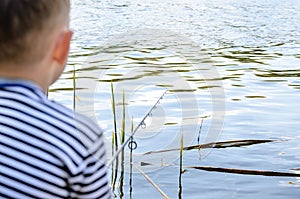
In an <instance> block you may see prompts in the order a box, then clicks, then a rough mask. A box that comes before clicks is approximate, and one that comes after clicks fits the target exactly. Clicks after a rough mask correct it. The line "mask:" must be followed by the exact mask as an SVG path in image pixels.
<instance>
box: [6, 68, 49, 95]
mask: <svg viewBox="0 0 300 199" xmlns="http://www.w3.org/2000/svg"><path fill="white" fill-rule="evenodd" d="M21 68H22V69H21ZM36 68H37V67H34V66H30V67H26V66H24V67H20V66H14V65H3V66H2V65H0V77H2V78H10V79H23V80H29V81H32V82H34V83H36V84H37V85H38V86H40V87H41V89H42V90H43V92H44V93H47V90H48V87H49V85H50V83H47V82H48V81H47V77H45V76H44V75H43V73H40V71H39V70H36Z"/></svg>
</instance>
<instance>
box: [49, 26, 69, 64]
mask: <svg viewBox="0 0 300 199" xmlns="http://www.w3.org/2000/svg"><path fill="white" fill-rule="evenodd" d="M72 35H73V32H72V31H71V30H68V31H64V32H63V33H62V34H61V35H60V37H59V38H58V40H57V43H56V46H55V50H54V54H53V58H54V60H55V61H56V62H57V63H58V64H62V65H64V64H65V63H66V60H67V58H68V55H69V50H70V43H71V39H72Z"/></svg>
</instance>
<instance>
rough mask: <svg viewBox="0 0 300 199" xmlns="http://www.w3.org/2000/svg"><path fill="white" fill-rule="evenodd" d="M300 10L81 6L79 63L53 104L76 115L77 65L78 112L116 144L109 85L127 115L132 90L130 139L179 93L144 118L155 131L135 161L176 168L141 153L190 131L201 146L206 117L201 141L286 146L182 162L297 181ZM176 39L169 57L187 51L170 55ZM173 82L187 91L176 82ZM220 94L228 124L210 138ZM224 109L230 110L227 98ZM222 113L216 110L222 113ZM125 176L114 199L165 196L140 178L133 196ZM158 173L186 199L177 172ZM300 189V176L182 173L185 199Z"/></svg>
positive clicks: (143, 136)
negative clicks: (91, 119)
mask: <svg viewBox="0 0 300 199" xmlns="http://www.w3.org/2000/svg"><path fill="white" fill-rule="evenodd" d="M299 8H300V1H299V0H286V1H281V0H264V1H258V0H250V1H239V0H222V1H221V0H201V1H196V0H187V1H178V0H175V1H172V0H166V1H158V0H149V1H139V0H132V1H125V0H120V1H117V2H116V1H100V0H84V1H79V0H74V1H73V10H72V22H71V27H72V29H73V30H74V31H75V34H74V39H73V44H72V46H71V52H70V59H69V62H68V66H67V68H66V70H65V72H64V74H63V75H62V76H61V78H60V79H59V81H58V82H57V83H55V84H54V85H53V86H52V87H51V89H52V92H50V94H49V96H50V98H52V99H55V100H56V101H58V102H60V103H63V104H65V105H66V106H68V107H70V108H72V107H73V91H72V87H73V84H72V77H73V67H75V68H76V70H77V71H76V76H77V87H78V88H80V87H82V88H85V89H82V90H78V91H77V94H78V95H79V94H80V96H78V98H79V99H76V107H77V109H80V110H81V111H83V112H85V113H86V114H87V115H89V116H93V117H95V119H97V121H98V122H99V124H100V125H101V126H102V128H103V130H104V132H105V135H106V136H107V138H108V139H110V136H111V131H112V129H113V124H112V113H111V104H110V97H111V92H110V82H111V80H113V82H114V86H115V89H116V91H118V92H117V94H116V98H117V99H118V102H117V103H118V106H117V107H118V108H117V111H118V113H120V112H121V109H122V106H121V105H120V104H121V101H120V100H121V98H122V97H121V96H122V94H121V93H122V91H123V89H124V91H125V93H126V99H127V106H126V107H127V117H128V118H127V119H128V122H127V123H128V125H127V131H130V130H129V128H130V123H131V122H130V120H131V117H134V118H133V120H134V124H135V125H137V124H138V122H139V121H140V120H141V118H142V117H143V116H144V114H146V113H147V111H148V110H149V109H150V108H151V106H152V105H153V104H154V103H155V101H156V100H157V99H158V98H159V97H160V95H161V94H162V93H163V92H164V91H165V90H166V89H170V90H171V91H170V92H168V94H166V96H165V98H164V99H163V100H162V101H161V104H160V105H159V106H158V107H157V109H156V110H155V111H154V112H153V114H152V117H151V118H148V119H147V120H146V123H147V128H145V129H141V130H140V131H139V132H138V133H137V138H136V141H137V144H138V148H137V150H136V151H134V154H135V156H134V162H135V163H137V164H138V163H139V161H141V160H143V161H146V160H147V161H151V162H152V163H155V164H160V163H161V161H163V162H164V163H168V164H169V163H170V164H171V163H172V164H178V163H179V160H178V159H177V158H178V154H179V151H177V152H178V154H177V152H172V153H170V154H169V157H170V158H169V159H168V158H167V157H168V155H165V154H164V155H162V154H160V155H158V156H151V157H150V156H147V158H148V159H147V158H146V157H144V156H142V155H141V154H143V153H144V152H148V151H153V150H160V149H166V148H174V147H175V146H177V147H179V141H180V139H178V138H180V133H179V132H181V131H184V132H191V134H188V136H187V137H186V138H185V145H191V144H197V136H198V135H197V130H199V125H200V123H201V118H204V119H203V127H202V131H201V143H204V142H206V141H207V140H210V139H212V140H213V139H216V138H218V140H219V141H224V140H239V139H274V140H277V141H276V142H271V143H265V144H259V145H252V146H247V147H236V148H224V149H214V150H213V151H209V152H210V153H209V154H208V155H207V154H206V155H205V156H204V157H203V156H200V155H203V154H201V152H200V153H199V151H198V150H192V151H187V152H185V153H184V157H183V165H185V166H191V165H194V166H197V165H198V166H215V167H225V168H239V169H252V170H271V171H285V172H290V171H291V170H290V169H292V168H299V167H300V165H299V157H300V152H299V149H300V144H299V143H300V136H299V135H300V129H299V126H300V121H299V110H300V105H299V103H298V102H299V101H300V95H299V91H300V90H299V89H300V79H299V77H300V23H299V19H300V10H299ZM137 30H146V31H144V32H143V31H142V33H141V32H138V31H137ZM162 30H163V31H162ZM172 33H174V34H173V36H172ZM170 34H171V36H170ZM151 35H153V37H151ZM174 35H175V36H174ZM137 36H138V38H136V37H137ZM173 37H174V38H177V39H178V38H180V39H178V40H176V39H175V40H176V42H178V43H177V44H178V45H177V47H176V44H174V43H172V42H171V44H172V45H175V47H174V48H172V49H173V50H174V49H175V50H178V51H177V52H183V53H174V51H170V49H169V48H168V46H166V44H170V41H169V40H170V38H173ZM135 39H136V42H137V43H134V41H135ZM143 39H144V40H143ZM168 39H169V40H168ZM141 41H143V43H142V42H141ZM166 41H168V42H166ZM190 44H193V45H194V46H193V47H189V46H190ZM195 46H197V47H195ZM195 49H196V50H195ZM198 49H200V50H199V51H198ZM97 53H98V55H99V54H100V56H99V57H96V59H95V60H94V63H93V64H90V65H88V67H87V65H84V64H85V63H86V60H87V59H88V58H91V57H93V56H94V54H97ZM203 55H204V58H203ZM207 56H209V58H207ZM197 63H198V64H199V63H201V67H204V68H202V69H206V70H212V69H211V68H205V67H207V65H205V64H204V63H206V64H208V65H210V66H215V68H216V70H217V72H218V75H219V78H217V79H214V78H212V77H209V78H208V81H203V77H201V74H204V72H203V73H200V74H199V73H198V72H197V70H196V69H195V67H196V65H197ZM174 71H175V72H174ZM83 77H85V78H83ZM124 78H125V80H124ZM175 79H179V80H181V83H182V84H177V83H175V84H176V85H174V83H173V84H171V83H172V82H173V81H174V80H175ZM80 80H84V81H83V82H85V83H86V84H84V85H82V84H81V81H80ZM220 80H222V81H220ZM170 82H171V83H170ZM220 82H221V83H222V85H220V84H219V83H220ZM170 84H171V85H170ZM213 85H214V86H215V87H214V86H213ZM89 87H90V88H89ZM86 88H89V90H87V89H86ZM219 88H223V90H224V104H225V111H224V113H225V117H224V123H223V126H222V131H221V133H220V135H219V136H218V135H217V134H214V132H209V127H210V126H212V125H217V124H214V121H218V118H214V117H213V115H214V109H213V108H214V105H213V103H212V98H214V99H217V100H218V99H219V98H218V97H220V99H222V96H217V95H216V96H214V95H213V93H214V92H215V91H216V92H219V90H218V89H219ZM215 89H216V90H215ZM80 91H82V92H81V93H79V92H80ZM91 93H92V94H95V95H89V94H91ZM195 101H196V103H190V102H195ZM85 102H86V103H85ZM217 102H218V104H219V103H221V105H222V100H220V101H217ZM91 105H95V106H91ZM221 105H220V106H218V107H217V110H218V111H220V112H222V106H221ZM183 110H184V111H183ZM196 110H197V111H196ZM118 115H119V116H120V117H118V119H119V121H120V118H121V115H120V114H118ZM218 122H220V121H218ZM119 124H120V123H119ZM195 129H196V130H195ZM211 134H212V135H213V136H212V138H208V137H207V135H211ZM178 136H179V137H178ZM213 141H216V140H213ZM108 148H109V149H110V147H108ZM175 148H176V147H175ZM126 154H128V149H127V148H126ZM127 167H128V161H127V166H126V172H125V178H124V185H123V186H122V188H123V189H120V188H119V187H116V190H115V194H116V195H117V197H119V198H120V193H123V194H124V196H123V198H130V196H131V195H132V198H161V195H160V194H159V193H158V192H157V191H156V190H155V189H154V188H153V187H152V185H151V184H150V183H148V182H147V181H146V180H145V179H144V177H143V176H142V175H140V174H139V173H134V174H133V176H132V183H133V184H132V188H133V189H132V192H130V186H129V178H130V176H129V174H128V170H127V169H128V168H127ZM141 168H142V169H143V170H145V171H149V169H148V168H147V167H146V166H145V167H141ZM157 168H158V167H156V169H154V170H153V169H152V170H151V172H148V173H147V174H148V175H149V177H150V178H151V179H152V180H153V181H154V182H155V183H156V184H157V185H158V186H159V187H160V188H161V189H162V190H163V191H164V192H165V193H166V194H167V195H168V196H169V197H170V198H179V196H178V188H179V179H178V178H179V168H178V167H176V166H175V167H174V166H169V167H163V168H159V169H157ZM118 184H119V183H116V185H118ZM299 186H300V179H299V178H284V177H266V176H249V175H237V174H226V173H215V172H207V171H201V170H193V169H188V170H187V171H186V172H185V173H184V174H183V175H182V198H205V199H207V198H223V197H226V198H255V197H260V198H261V197H263V198H298V197H299V194H300V190H299ZM121 195H122V194H121Z"/></svg>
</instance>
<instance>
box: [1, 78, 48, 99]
mask: <svg viewBox="0 0 300 199" xmlns="http://www.w3.org/2000/svg"><path fill="white" fill-rule="evenodd" d="M0 88H25V89H17V90H18V92H21V93H23V94H26V93H27V94H28V92H30V91H31V92H32V93H34V94H35V96H36V97H37V98H40V99H47V96H46V94H45V93H44V92H43V91H42V89H41V87H40V86H38V85H37V84H36V83H34V82H32V81H30V80H25V79H10V78H0ZM14 90H16V89H14Z"/></svg>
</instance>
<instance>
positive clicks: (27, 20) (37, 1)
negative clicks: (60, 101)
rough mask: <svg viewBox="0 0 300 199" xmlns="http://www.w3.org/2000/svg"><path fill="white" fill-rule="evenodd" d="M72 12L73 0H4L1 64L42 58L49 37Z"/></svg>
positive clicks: (0, 24) (0, 1) (0, 9)
mask: <svg viewBox="0 0 300 199" xmlns="http://www.w3.org/2000/svg"><path fill="white" fill-rule="evenodd" d="M69 12H70V0H0V64H1V63H2V64H3V63H4V64H6V63H13V64H33V63H35V62H37V61H39V60H40V59H42V58H43V57H44V56H45V55H46V52H47V48H48V44H47V42H46V41H47V36H48V35H49V34H50V32H51V31H52V30H53V29H54V28H55V27H56V26H57V25H58V24H59V23H60V22H61V21H62V20H64V19H67V20H68V16H69Z"/></svg>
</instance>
